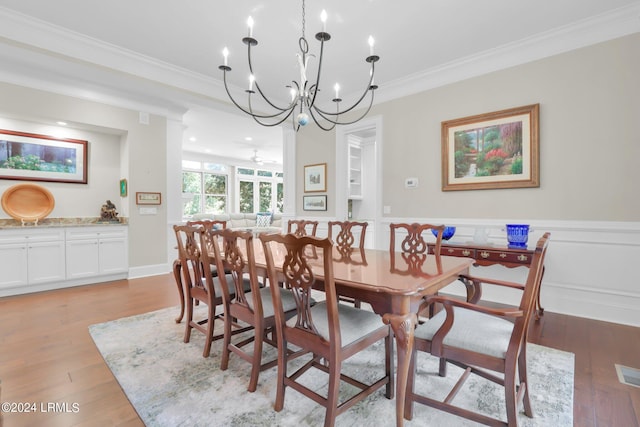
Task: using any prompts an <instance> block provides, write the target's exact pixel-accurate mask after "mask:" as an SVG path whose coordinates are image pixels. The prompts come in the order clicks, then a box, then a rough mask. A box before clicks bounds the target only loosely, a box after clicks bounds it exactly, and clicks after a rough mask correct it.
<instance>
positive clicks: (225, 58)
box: [222, 46, 229, 67]
mask: <svg viewBox="0 0 640 427" xmlns="http://www.w3.org/2000/svg"><path fill="white" fill-rule="evenodd" d="M222 57H223V58H224V66H225V67H226V66H227V65H229V64H228V63H227V62H228V59H229V49H227V48H226V46H225V48H224V49H222Z"/></svg>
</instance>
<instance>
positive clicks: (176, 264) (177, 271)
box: [172, 220, 227, 323]
mask: <svg viewBox="0 0 640 427" xmlns="http://www.w3.org/2000/svg"><path fill="white" fill-rule="evenodd" d="M187 225H188V226H190V227H203V228H204V229H205V230H211V229H212V228H216V227H220V228H227V221H218V220H202V221H187ZM212 268H213V270H212V273H213V275H214V276H217V275H218V271H217V270H216V267H215V266H212ZM172 270H173V277H174V279H175V281H176V286H177V287H178V294H179V297H180V314H179V315H178V317H176V323H180V322H182V319H183V318H184V314H185V308H186V305H185V293H184V284H183V283H182V262H181V261H180V257H179V256H178V258H176V259H175V260H174V261H173V268H172ZM196 304H197V301H196Z"/></svg>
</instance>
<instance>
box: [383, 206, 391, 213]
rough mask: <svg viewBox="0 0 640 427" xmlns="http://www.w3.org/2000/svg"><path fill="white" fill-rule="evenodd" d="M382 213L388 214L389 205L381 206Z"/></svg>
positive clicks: (389, 210) (389, 211)
mask: <svg viewBox="0 0 640 427" xmlns="http://www.w3.org/2000/svg"><path fill="white" fill-rule="evenodd" d="M382 213H384V214H390V213H391V206H383V207H382Z"/></svg>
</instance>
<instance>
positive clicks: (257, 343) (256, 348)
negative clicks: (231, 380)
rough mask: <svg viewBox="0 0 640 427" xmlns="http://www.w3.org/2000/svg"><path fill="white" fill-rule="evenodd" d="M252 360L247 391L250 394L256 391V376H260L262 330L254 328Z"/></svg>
mask: <svg viewBox="0 0 640 427" xmlns="http://www.w3.org/2000/svg"><path fill="white" fill-rule="evenodd" d="M253 334H254V341H253V359H252V361H251V379H250V380H249V387H248V388H247V390H248V391H249V392H250V393H253V392H254V391H256V388H257V387H258V375H260V365H261V362H262V343H263V337H264V330H263V329H262V328H260V329H258V328H255V329H254V330H253Z"/></svg>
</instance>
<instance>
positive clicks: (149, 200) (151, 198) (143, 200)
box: [136, 192, 162, 205]
mask: <svg viewBox="0 0 640 427" xmlns="http://www.w3.org/2000/svg"><path fill="white" fill-rule="evenodd" d="M161 203H162V195H161V194H160V193H148V192H137V193H136V205H159V204H161Z"/></svg>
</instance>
